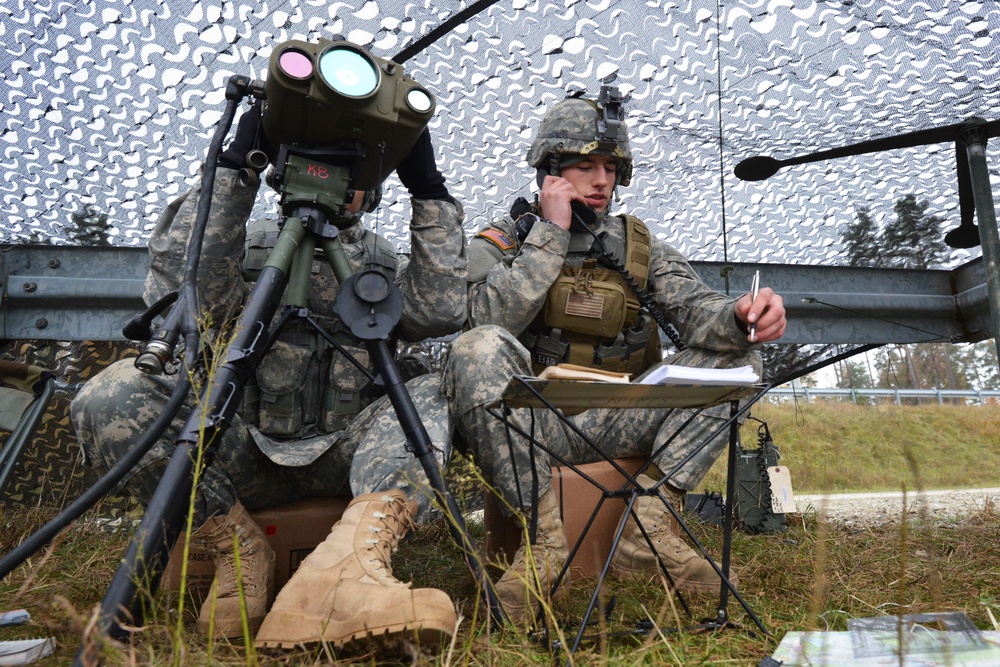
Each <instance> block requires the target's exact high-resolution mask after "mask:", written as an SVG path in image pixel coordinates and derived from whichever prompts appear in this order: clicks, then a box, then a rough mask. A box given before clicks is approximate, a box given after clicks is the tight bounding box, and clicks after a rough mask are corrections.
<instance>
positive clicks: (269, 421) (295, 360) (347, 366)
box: [241, 220, 398, 438]
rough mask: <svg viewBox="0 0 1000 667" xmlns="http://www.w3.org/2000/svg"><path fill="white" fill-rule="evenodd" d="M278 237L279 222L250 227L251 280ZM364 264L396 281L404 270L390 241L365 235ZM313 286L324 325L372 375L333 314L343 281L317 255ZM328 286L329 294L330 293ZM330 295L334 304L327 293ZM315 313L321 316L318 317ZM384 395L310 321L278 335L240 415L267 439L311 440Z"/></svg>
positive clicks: (250, 385) (365, 359)
mask: <svg viewBox="0 0 1000 667" xmlns="http://www.w3.org/2000/svg"><path fill="white" fill-rule="evenodd" d="M277 238H278V225H277V222H276V221H274V220H265V221H261V222H255V223H252V224H251V225H250V226H249V227H248V228H247V256H246V260H245V262H244V266H245V267H246V268H245V271H244V277H245V278H246V279H247V280H248V281H253V280H256V278H257V276H258V275H259V273H260V269H262V268H263V267H264V264H265V262H266V261H267V258H268V255H270V253H271V250H272V249H273V248H274V244H275V241H276V240H277ZM361 246H362V255H361V259H362V261H363V262H364V263H365V264H366V265H368V264H371V263H373V262H374V263H377V264H379V265H381V266H382V268H383V269H384V270H385V272H386V274H387V275H388V276H389V279H390V280H392V279H394V277H395V273H396V267H397V264H398V261H397V257H396V253H395V250H393V248H392V246H391V245H390V244H389V242H388V241H386V240H385V239H383V238H380V237H378V236H376V235H375V234H374V233H372V232H371V231H368V230H365V234H364V237H363V238H362V240H361ZM311 276H312V279H313V280H314V281H318V283H319V285H318V287H319V291H320V293H321V300H322V301H323V303H322V305H321V308H320V309H316V308H314V307H313V306H312V305H311V306H310V314H311V316H312V318H313V319H314V320H316V321H318V322H319V323H320V325H321V326H322V327H323V329H324V330H325V331H327V332H328V333H330V334H331V335H332V336H333V338H334V339H335V340H336V341H337V342H338V343H340V344H341V346H342V347H343V348H344V349H345V351H346V352H348V353H349V354H350V355H351V356H353V357H354V359H356V360H357V361H358V362H359V363H360V364H361V365H362V366H363V367H365V368H367V369H369V370H371V367H372V364H371V361H370V359H369V357H368V350H367V349H366V348H365V347H363V346H361V345H359V343H358V341H357V339H355V338H354V337H353V336H351V335H350V332H349V331H348V330H347V329H346V327H344V328H343V329H342V325H341V322H340V320H339V319H337V318H336V317H334V316H333V315H332V312H331V310H330V308H331V306H332V305H333V302H332V294H333V293H334V291H335V289H336V279H335V278H334V277H333V272H332V269H330V266H329V265H328V264H327V263H326V261H325V260H324V259H323V258H322V256H321V253H320V252H319V251H318V252H317V257H316V259H314V263H313V270H312V272H311ZM327 285H329V288H327ZM327 293H329V294H330V295H331V298H330V299H327V298H326V294H327ZM314 311H315V312H314ZM380 394H381V391H380V390H379V389H378V388H376V387H374V386H372V384H371V382H370V380H369V379H368V377H367V376H366V375H365V374H364V372H362V371H361V369H359V368H358V367H357V366H355V365H354V364H353V363H351V361H350V360H348V359H347V357H346V356H345V355H344V354H343V353H342V352H341V351H340V350H338V349H337V348H335V347H334V346H333V345H331V344H330V343H328V342H327V341H326V339H324V338H323V337H322V336H321V335H320V334H319V333H318V332H317V331H315V330H314V329H313V328H312V327H311V326H310V325H309V324H308V323H306V322H304V321H295V322H293V323H291V324H290V325H288V326H287V327H286V328H285V329H283V330H282V331H281V332H279V333H278V336H277V338H276V340H275V341H274V344H273V345H272V346H271V349H269V350H268V352H267V354H265V355H264V358H263V359H262V360H261V362H260V364H259V365H258V366H257V369H256V371H255V372H254V374H253V376H251V378H250V379H249V381H248V382H247V386H246V390H245V392H244V395H243V409H242V411H241V414H242V416H243V418H244V419H245V420H246V421H247V422H248V423H250V424H254V425H255V426H257V428H258V429H259V430H260V432H261V433H263V434H264V435H267V436H271V437H275V438H304V437H310V436H314V435H321V434H325V433H332V432H335V431H340V430H342V429H344V428H346V427H347V425H348V423H350V421H351V419H352V418H353V417H354V415H356V414H357V413H358V412H360V411H361V410H362V408H364V407H365V406H366V405H368V404H369V403H371V402H372V401H373V400H375V398H377V397H378V396H379V395H380Z"/></svg>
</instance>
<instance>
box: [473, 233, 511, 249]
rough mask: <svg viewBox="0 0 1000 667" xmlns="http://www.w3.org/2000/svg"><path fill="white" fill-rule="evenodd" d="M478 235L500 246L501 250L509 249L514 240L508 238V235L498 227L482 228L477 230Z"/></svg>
mask: <svg viewBox="0 0 1000 667" xmlns="http://www.w3.org/2000/svg"><path fill="white" fill-rule="evenodd" d="M479 236H482V237H483V238H484V239H486V240H487V241H489V242H490V243H492V244H493V245H495V246H496V247H498V248H500V249H501V250H504V251H506V250H511V249H513V247H514V242H513V241H511V240H510V237H509V236H507V235H506V234H504V233H503V232H501V231H500V230H499V229H484V230H483V231H481V232H479Z"/></svg>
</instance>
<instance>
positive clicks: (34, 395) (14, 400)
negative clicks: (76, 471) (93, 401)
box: [0, 360, 55, 496]
mask: <svg viewBox="0 0 1000 667" xmlns="http://www.w3.org/2000/svg"><path fill="white" fill-rule="evenodd" d="M54 391H55V376H54V375H53V374H52V373H50V372H49V371H47V370H45V369H43V368H41V367H39V366H32V365H30V364H23V363H19V362H16V361H7V360H0V431H9V432H10V437H9V438H7V442H5V443H4V445H3V448H2V449H0V496H2V495H3V492H4V488H5V487H6V486H7V481H8V479H9V478H10V474H11V472H12V471H13V470H14V465H15V464H16V463H17V460H18V459H19V458H20V456H21V453H22V452H23V451H24V448H25V446H26V445H27V444H28V442H30V441H31V437H32V435H33V434H34V432H35V429H36V428H37V427H38V424H39V423H40V422H41V421H42V415H44V414H45V410H46V408H48V406H49V402H50V401H51V400H52V394H53V392H54Z"/></svg>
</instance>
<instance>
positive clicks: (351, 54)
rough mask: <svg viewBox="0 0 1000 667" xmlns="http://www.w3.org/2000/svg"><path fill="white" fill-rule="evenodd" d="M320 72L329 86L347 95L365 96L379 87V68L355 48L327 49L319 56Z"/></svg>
mask: <svg viewBox="0 0 1000 667" xmlns="http://www.w3.org/2000/svg"><path fill="white" fill-rule="evenodd" d="M319 73H320V76H322V77H323V81H324V82H326V84H327V85H328V86H330V87H331V88H333V90H334V91H336V92H338V93H340V94H341V95H345V96H347V97H365V96H367V95H371V94H372V93H373V92H375V89H376V88H378V80H379V72H378V68H377V67H375V64H374V63H373V62H372V61H370V60H369V59H368V58H366V57H365V56H363V55H361V54H360V53H359V52H357V51H355V50H354V49H349V48H344V47H334V48H332V49H329V50H328V51H326V52H325V53H324V54H323V55H322V56H320V58H319Z"/></svg>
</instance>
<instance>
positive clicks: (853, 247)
mask: <svg viewBox="0 0 1000 667" xmlns="http://www.w3.org/2000/svg"><path fill="white" fill-rule="evenodd" d="M854 215H855V216H857V219H856V220H855V221H854V222H849V223H847V227H846V228H845V229H844V232H843V233H842V234H841V235H840V242H841V243H843V244H844V250H845V251H846V252H847V258H848V263H849V265H850V266H882V258H881V256H880V255H881V253H880V248H879V235H878V225H877V224H876V223H875V221H874V220H873V219H872V216H871V211H870V210H869V209H868V207H867V206H859V207H858V208H857V209H855V211H854Z"/></svg>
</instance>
